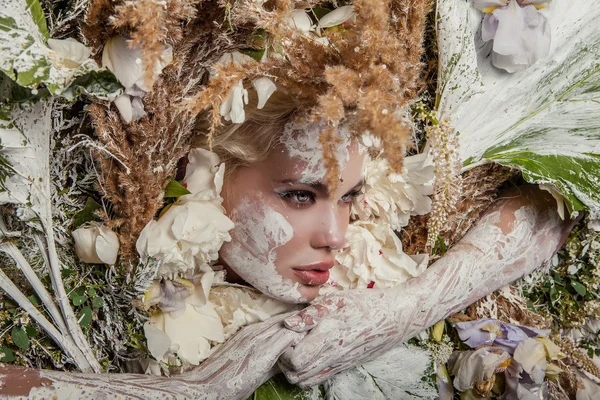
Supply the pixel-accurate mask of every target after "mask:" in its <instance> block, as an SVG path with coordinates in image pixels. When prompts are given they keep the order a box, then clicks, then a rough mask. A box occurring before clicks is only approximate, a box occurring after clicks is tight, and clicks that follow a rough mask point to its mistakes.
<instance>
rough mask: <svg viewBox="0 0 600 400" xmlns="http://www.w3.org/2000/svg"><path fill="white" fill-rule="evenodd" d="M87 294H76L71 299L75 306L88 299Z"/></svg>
mask: <svg viewBox="0 0 600 400" xmlns="http://www.w3.org/2000/svg"><path fill="white" fill-rule="evenodd" d="M87 299H88V298H87V296H75V297H73V299H71V301H72V303H73V305H74V306H80V305H82V304H83V303H85V302H86V301H87Z"/></svg>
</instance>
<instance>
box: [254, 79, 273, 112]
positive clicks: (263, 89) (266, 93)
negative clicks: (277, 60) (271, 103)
mask: <svg viewBox="0 0 600 400" xmlns="http://www.w3.org/2000/svg"><path fill="white" fill-rule="evenodd" d="M252 86H254V89H255V90H256V93H257V94H258V105H257V106H256V108H258V109H259V110H262V108H263V107H264V106H265V104H266V103H267V100H269V97H271V95H272V94H273V93H274V92H275V90H276V89H277V86H275V84H274V83H273V81H272V80H270V79H269V78H267V77H265V76H263V77H260V78H256V79H254V80H253V81H252Z"/></svg>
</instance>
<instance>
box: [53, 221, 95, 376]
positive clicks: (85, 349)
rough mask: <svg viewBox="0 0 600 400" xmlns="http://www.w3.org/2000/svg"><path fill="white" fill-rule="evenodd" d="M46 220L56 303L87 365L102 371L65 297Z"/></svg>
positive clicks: (65, 293) (54, 248) (58, 264)
mask: <svg viewBox="0 0 600 400" xmlns="http://www.w3.org/2000/svg"><path fill="white" fill-rule="evenodd" d="M46 222H47V221H44V220H42V223H43V224H44V230H45V231H46V244H47V245H48V258H49V261H50V264H49V267H50V279H51V281H52V287H53V288H54V294H55V295H56V298H57V299H58V304H59V306H60V309H61V310H62V313H63V316H64V318H65V322H66V324H67V329H68V331H69V334H70V335H71V338H73V341H74V342H75V344H76V345H77V347H79V349H80V350H81V352H82V353H83V355H84V356H85V358H86V359H87V361H88V365H89V367H90V368H91V369H92V370H93V372H96V373H99V372H102V367H100V364H99V363H98V360H96V356H94V353H93V352H92V349H91V347H90V345H89V343H88V341H87V339H86V337H85V335H84V334H83V331H82V330H81V326H79V322H78V321H77V318H76V317H75V313H74V312H73V309H72V308H71V305H70V304H69V298H68V297H67V292H66V291H65V287H64V285H63V281H62V277H61V275H60V263H59V260H58V254H57V253H56V246H55V244H54V232H53V230H52V227H51V226H49V224H47V223H46Z"/></svg>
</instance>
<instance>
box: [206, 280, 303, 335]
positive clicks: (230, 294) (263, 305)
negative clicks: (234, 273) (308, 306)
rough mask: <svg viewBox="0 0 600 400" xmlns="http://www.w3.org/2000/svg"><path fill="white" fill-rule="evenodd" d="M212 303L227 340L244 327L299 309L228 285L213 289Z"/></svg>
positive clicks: (248, 289) (294, 305)
mask: <svg viewBox="0 0 600 400" xmlns="http://www.w3.org/2000/svg"><path fill="white" fill-rule="evenodd" d="M210 301H211V303H212V304H214V306H215V310H216V312H217V314H219V317H220V318H221V321H222V322H223V326H224V333H225V339H228V338H229V337H231V336H232V335H233V334H234V333H236V332H237V331H238V330H239V329H240V328H241V327H243V326H246V325H250V324H254V323H256V322H260V321H265V320H267V319H269V318H271V317H272V316H274V315H277V314H281V313H284V312H289V311H293V310H296V309H297V307H298V306H297V305H296V304H290V303H284V302H281V301H278V300H275V299H272V298H270V297H268V296H266V295H265V294H263V293H260V292H259V291H258V290H256V289H253V288H247V287H239V286H228V285H222V286H215V287H213V288H212V290H211V292H210Z"/></svg>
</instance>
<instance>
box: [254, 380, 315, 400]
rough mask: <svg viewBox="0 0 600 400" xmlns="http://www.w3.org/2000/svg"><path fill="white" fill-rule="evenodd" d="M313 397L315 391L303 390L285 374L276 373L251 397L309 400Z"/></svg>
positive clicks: (260, 399)
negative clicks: (289, 380) (293, 383)
mask: <svg viewBox="0 0 600 400" xmlns="http://www.w3.org/2000/svg"><path fill="white" fill-rule="evenodd" d="M313 398H314V396H313V391H311V390H302V389H300V388H299V387H298V386H296V385H292V384H291V383H289V382H288V381H287V379H285V376H284V375H283V374H279V375H276V376H275V377H273V378H271V379H269V380H268V381H266V382H265V383H263V384H262V385H261V386H260V387H259V388H258V389H256V391H255V392H254V394H253V395H252V396H251V397H250V399H251V400H309V399H313Z"/></svg>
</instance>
